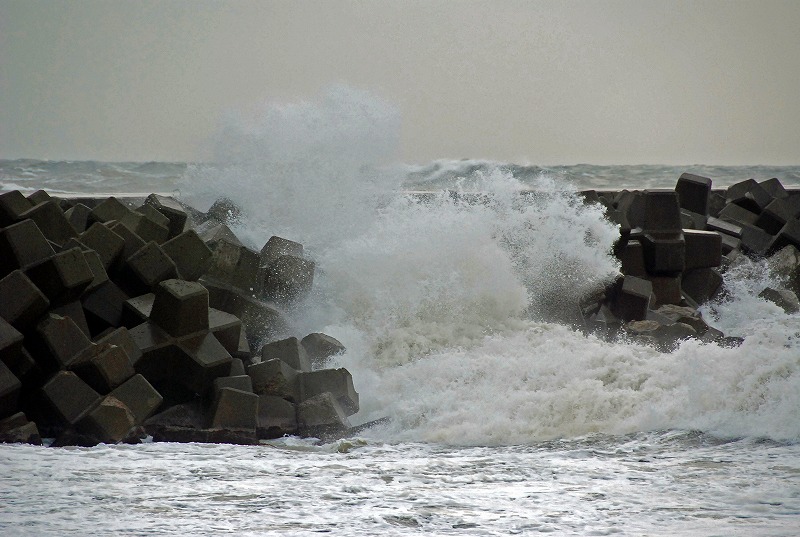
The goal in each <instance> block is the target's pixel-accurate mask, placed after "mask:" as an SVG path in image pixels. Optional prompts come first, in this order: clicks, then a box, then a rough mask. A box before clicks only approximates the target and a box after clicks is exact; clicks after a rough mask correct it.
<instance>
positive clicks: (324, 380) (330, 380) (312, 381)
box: [297, 368, 358, 416]
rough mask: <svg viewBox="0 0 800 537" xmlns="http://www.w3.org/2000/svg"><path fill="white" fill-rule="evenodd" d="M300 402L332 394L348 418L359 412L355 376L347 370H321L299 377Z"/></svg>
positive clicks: (304, 373)
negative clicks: (323, 394) (354, 383)
mask: <svg viewBox="0 0 800 537" xmlns="http://www.w3.org/2000/svg"><path fill="white" fill-rule="evenodd" d="M297 380H298V387H299V391H300V400H301V401H305V400H307V399H310V398H312V397H315V396H318V395H320V394H322V393H326V392H328V393H330V394H332V395H333V397H334V398H335V399H336V401H337V402H338V403H339V405H341V407H342V409H343V410H344V412H345V414H346V415H347V416H351V415H353V414H355V413H356V412H358V392H356V390H355V388H354V387H353V376H352V375H351V374H350V372H349V371H348V370H347V369H344V368H339V369H320V370H317V371H311V372H303V373H300V374H298V375H297Z"/></svg>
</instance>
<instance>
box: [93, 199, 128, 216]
mask: <svg viewBox="0 0 800 537" xmlns="http://www.w3.org/2000/svg"><path fill="white" fill-rule="evenodd" d="M130 211H131V210H130V209H129V208H128V207H127V206H126V205H125V204H124V203H122V202H121V201H119V200H118V199H117V198H115V197H114V196H111V197H110V198H106V199H105V200H103V201H101V202H100V203H98V204H97V205H95V207H94V208H93V209H92V212H91V213H89V222H110V221H112V220H116V221H119V220H122V219H123V218H124V217H125V215H127V214H128V213H129V212H130Z"/></svg>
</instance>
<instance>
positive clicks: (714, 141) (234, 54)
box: [0, 0, 800, 164]
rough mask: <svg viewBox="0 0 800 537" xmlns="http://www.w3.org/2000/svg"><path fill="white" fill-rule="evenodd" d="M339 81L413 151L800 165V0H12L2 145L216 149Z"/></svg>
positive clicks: (37, 151) (6, 5)
mask: <svg viewBox="0 0 800 537" xmlns="http://www.w3.org/2000/svg"><path fill="white" fill-rule="evenodd" d="M336 83H344V84H347V85H351V86H353V87H355V88H359V89H363V90H366V91H368V92H371V93H372V94H374V95H376V96H378V97H380V98H382V99H384V100H386V101H388V102H389V103H392V105H393V106H395V107H396V108H397V110H398V111H399V114H400V116H401V122H402V126H401V131H400V141H399V145H398V148H397V158H398V159H399V160H403V161H406V162H418V163H424V162H427V161H429V160H432V159H436V158H465V157H468V158H488V159H496V160H504V161H513V162H518V163H533V164H570V163H581V162H588V163H596V164H639V163H653V164H655V163H664V164H693V163H703V164H800V1H798V0H789V1H785V2H781V1H768V0H758V1H752V2H742V1H716V0H715V1H710V0H709V1H695V2H677V1H653V2H650V1H643V0H633V1H627V0H619V1H603V2H594V1H563V0H560V1H539V0H528V1H519V2H512V1H503V2H501V1H495V2H492V1H486V0H484V1H480V2H471V1H461V0H449V1H431V0H425V1H409V0H403V1H394V2H383V1H368V2H342V1H323V0H318V1H314V2H298V1H286V2H273V1H211V0H193V1H185V2H184V1H179V0H171V1H167V0H162V1H142V0H139V1H135V2H133V1H127V0H118V1H116V0H107V1H97V0H69V1H60V0H52V1H37V0H19V1H17V0H0V158H21V157H31V158H45V159H95V160H139V161H150V160H173V161H175V160H177V161H184V160H199V159H206V158H209V153H208V140H209V139H210V138H211V137H212V135H213V133H214V132H215V131H216V130H218V129H219V125H220V120H221V118H222V117H224V116H225V115H226V114H229V113H230V111H231V110H238V111H247V110H248V109H253V108H254V107H256V106H259V105H261V104H262V103H264V102H273V101H274V102H296V101H299V100H310V101H313V100H315V99H318V98H319V96H320V95H321V94H323V93H324V92H325V90H326V88H327V87H329V86H330V85H331V84H336ZM245 113H246V112H245Z"/></svg>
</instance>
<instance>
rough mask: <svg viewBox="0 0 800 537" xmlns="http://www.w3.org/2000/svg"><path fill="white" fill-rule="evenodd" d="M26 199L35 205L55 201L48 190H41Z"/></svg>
mask: <svg viewBox="0 0 800 537" xmlns="http://www.w3.org/2000/svg"><path fill="white" fill-rule="evenodd" d="M26 197H27V198H28V201H30V202H31V203H32V204H33V205H38V204H40V203H44V202H46V201H50V200H52V199H53V198H52V197H51V196H50V194H48V193H47V191H46V190H41V189H40V190H37V191H35V192H32V193H30V194H28V195H27V196H26Z"/></svg>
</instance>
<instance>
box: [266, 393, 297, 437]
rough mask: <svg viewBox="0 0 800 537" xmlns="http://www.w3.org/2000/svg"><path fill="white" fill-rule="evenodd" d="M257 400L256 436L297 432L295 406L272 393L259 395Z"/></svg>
mask: <svg viewBox="0 0 800 537" xmlns="http://www.w3.org/2000/svg"><path fill="white" fill-rule="evenodd" d="M258 399H259V401H258V427H257V428H256V434H257V435H258V438H264V439H271V438H280V437H282V436H284V435H294V434H297V407H296V405H294V404H293V403H290V402H289V401H287V400H286V399H283V398H281V397H276V396H274V395H261V396H259V398H258Z"/></svg>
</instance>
